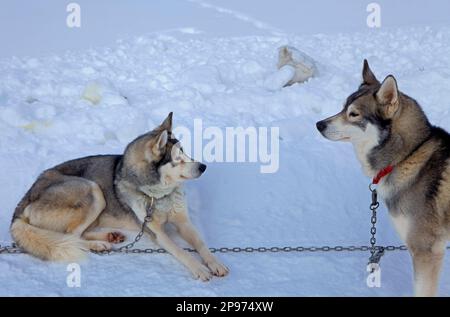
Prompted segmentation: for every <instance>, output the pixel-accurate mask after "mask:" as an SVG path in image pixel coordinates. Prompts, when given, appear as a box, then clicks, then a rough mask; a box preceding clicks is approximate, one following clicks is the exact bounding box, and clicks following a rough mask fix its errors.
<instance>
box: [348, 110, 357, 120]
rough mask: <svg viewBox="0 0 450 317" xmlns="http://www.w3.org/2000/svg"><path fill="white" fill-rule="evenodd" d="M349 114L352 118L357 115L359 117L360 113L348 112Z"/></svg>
mask: <svg viewBox="0 0 450 317" xmlns="http://www.w3.org/2000/svg"><path fill="white" fill-rule="evenodd" d="M348 116H349V117H351V118H356V117H359V113H357V112H353V111H352V112H350V113H349V114H348Z"/></svg>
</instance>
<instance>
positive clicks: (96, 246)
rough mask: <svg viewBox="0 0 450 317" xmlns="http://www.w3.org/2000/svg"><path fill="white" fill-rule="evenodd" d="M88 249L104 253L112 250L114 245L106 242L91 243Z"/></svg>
mask: <svg viewBox="0 0 450 317" xmlns="http://www.w3.org/2000/svg"><path fill="white" fill-rule="evenodd" d="M88 247H89V250H91V251H95V252H102V251H108V250H111V248H112V245H111V243H109V242H106V241H89V242H88Z"/></svg>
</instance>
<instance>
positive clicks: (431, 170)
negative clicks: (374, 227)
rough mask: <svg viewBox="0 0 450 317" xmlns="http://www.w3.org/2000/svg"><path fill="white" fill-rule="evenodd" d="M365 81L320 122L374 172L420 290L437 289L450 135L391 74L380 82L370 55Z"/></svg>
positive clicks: (446, 233)
mask: <svg viewBox="0 0 450 317" xmlns="http://www.w3.org/2000/svg"><path fill="white" fill-rule="evenodd" d="M362 75H363V83H362V84H361V86H359V89H358V90H357V91H356V92H355V93H353V94H351V95H350V96H349V97H348V98H347V101H346V102H345V105H344V109H343V110H342V111H341V112H339V113H338V114H336V115H334V116H332V117H330V118H328V119H325V120H322V121H319V122H317V129H318V130H319V131H320V132H321V133H322V135H323V136H324V137H326V138H327V139H330V140H332V141H348V142H351V143H352V144H353V146H354V148H355V151H356V155H357V157H358V159H359V161H360V162H361V164H362V167H363V169H364V172H365V173H366V174H367V176H369V177H374V183H378V181H379V187H378V191H379V193H380V194H381V196H382V197H383V198H384V200H385V202H386V205H387V207H388V209H389V213H390V216H391V219H392V220H393V223H394V225H395V227H396V229H397V232H398V233H399V235H400V237H401V238H402V240H403V241H405V243H406V245H407V246H408V249H409V252H410V253H411V256H412V259H413V264H414V282H415V293H416V295H418V296H433V295H436V293H437V288H438V282H439V273H440V270H441V266H442V262H443V258H444V254H445V247H446V244H447V240H449V238H450V164H449V163H450V160H449V159H450V135H449V134H448V133H447V132H445V131H444V130H442V129H440V128H437V127H434V126H432V125H431V124H430V123H429V121H428V119H427V117H426V116H425V114H424V113H423V111H422V109H421V108H420V106H419V104H418V103H417V102H416V101H415V100H414V99H412V98H410V97H408V96H407V95H405V94H403V93H401V92H400V91H399V90H398V88H397V82H396V80H395V78H394V77H393V76H391V75H390V76H387V77H386V78H385V79H384V81H383V83H380V82H379V81H378V80H377V79H376V77H375V75H374V74H373V73H372V71H371V70H370V68H369V65H368V63H367V61H366V60H365V61H364V67H363V73H362Z"/></svg>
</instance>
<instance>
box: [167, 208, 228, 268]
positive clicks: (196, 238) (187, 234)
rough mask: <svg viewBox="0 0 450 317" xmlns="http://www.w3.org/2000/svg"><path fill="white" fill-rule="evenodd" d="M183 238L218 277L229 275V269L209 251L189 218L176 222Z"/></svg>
mask: <svg viewBox="0 0 450 317" xmlns="http://www.w3.org/2000/svg"><path fill="white" fill-rule="evenodd" d="M175 226H176V227H177V228H178V232H179V233H180V235H181V237H182V238H183V239H184V240H186V242H187V243H189V244H190V245H191V246H192V247H194V249H195V250H197V252H198V254H199V255H200V256H201V258H202V259H203V260H204V261H205V263H206V265H207V266H208V267H209V269H210V270H211V271H212V272H213V274H214V275H216V276H225V275H227V274H228V272H229V270H228V268H227V267H226V266H225V265H223V264H222V263H220V262H219V261H218V260H217V259H216V258H215V256H214V255H213V254H212V253H211V251H209V248H208V247H207V246H206V244H205V243H204V242H203V240H202V239H201V237H200V235H199V234H198V232H197V230H195V227H194V226H193V225H192V223H191V221H190V220H189V219H187V217H183V219H181V220H180V221H177V222H175Z"/></svg>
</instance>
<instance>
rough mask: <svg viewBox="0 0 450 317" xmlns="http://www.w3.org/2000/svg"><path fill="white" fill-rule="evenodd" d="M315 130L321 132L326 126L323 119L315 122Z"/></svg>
mask: <svg viewBox="0 0 450 317" xmlns="http://www.w3.org/2000/svg"><path fill="white" fill-rule="evenodd" d="M316 127H317V130H319V131H320V132H322V131H323V130H325V128H326V127H327V124H326V123H325V122H324V121H319V122H317V123H316Z"/></svg>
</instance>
